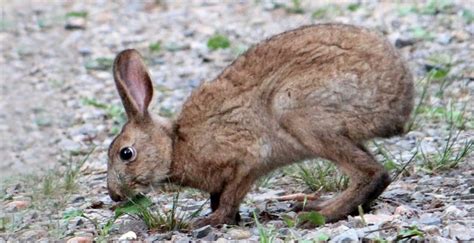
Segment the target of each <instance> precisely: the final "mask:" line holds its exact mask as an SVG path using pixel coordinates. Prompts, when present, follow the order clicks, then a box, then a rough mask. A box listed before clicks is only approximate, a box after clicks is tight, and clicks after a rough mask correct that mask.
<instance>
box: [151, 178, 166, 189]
mask: <svg viewBox="0 0 474 243" xmlns="http://www.w3.org/2000/svg"><path fill="white" fill-rule="evenodd" d="M167 183H168V178H165V179H161V180H158V181H154V182H153V184H152V185H153V187H161V186H163V185H165V184H167Z"/></svg>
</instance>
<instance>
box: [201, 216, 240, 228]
mask: <svg viewBox="0 0 474 243" xmlns="http://www.w3.org/2000/svg"><path fill="white" fill-rule="evenodd" d="M223 224H236V222H235V219H234V218H232V217H218V215H215V214H212V215H210V216H207V217H202V218H198V219H196V220H195V221H194V222H193V223H192V228H194V229H197V228H201V227H204V226H206V225H211V226H220V225H223Z"/></svg>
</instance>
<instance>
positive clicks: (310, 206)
mask: <svg viewBox="0 0 474 243" xmlns="http://www.w3.org/2000/svg"><path fill="white" fill-rule="evenodd" d="M323 203H324V201H322V200H316V201H306V202H295V203H293V205H292V206H291V210H292V211H295V212H301V211H306V212H310V211H320V210H321V209H322V206H321V205H322V204H323Z"/></svg>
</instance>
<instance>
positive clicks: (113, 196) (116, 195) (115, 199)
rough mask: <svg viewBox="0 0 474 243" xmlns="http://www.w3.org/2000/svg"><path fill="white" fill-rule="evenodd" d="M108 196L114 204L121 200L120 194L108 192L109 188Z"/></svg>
mask: <svg viewBox="0 0 474 243" xmlns="http://www.w3.org/2000/svg"><path fill="white" fill-rule="evenodd" d="M109 196H110V198H111V199H112V200H114V201H115V202H118V201H122V200H123V198H122V196H121V195H120V194H118V193H115V192H114V191H113V190H110V188H109Z"/></svg>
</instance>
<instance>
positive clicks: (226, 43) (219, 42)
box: [207, 35, 230, 50]
mask: <svg viewBox="0 0 474 243" xmlns="http://www.w3.org/2000/svg"><path fill="white" fill-rule="evenodd" d="M207 47H208V48H209V49H211V50H217V49H226V48H229V47H230V40H229V39H228V38H227V37H226V36H224V35H214V36H212V37H211V38H210V39H209V40H208V41H207Z"/></svg>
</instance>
